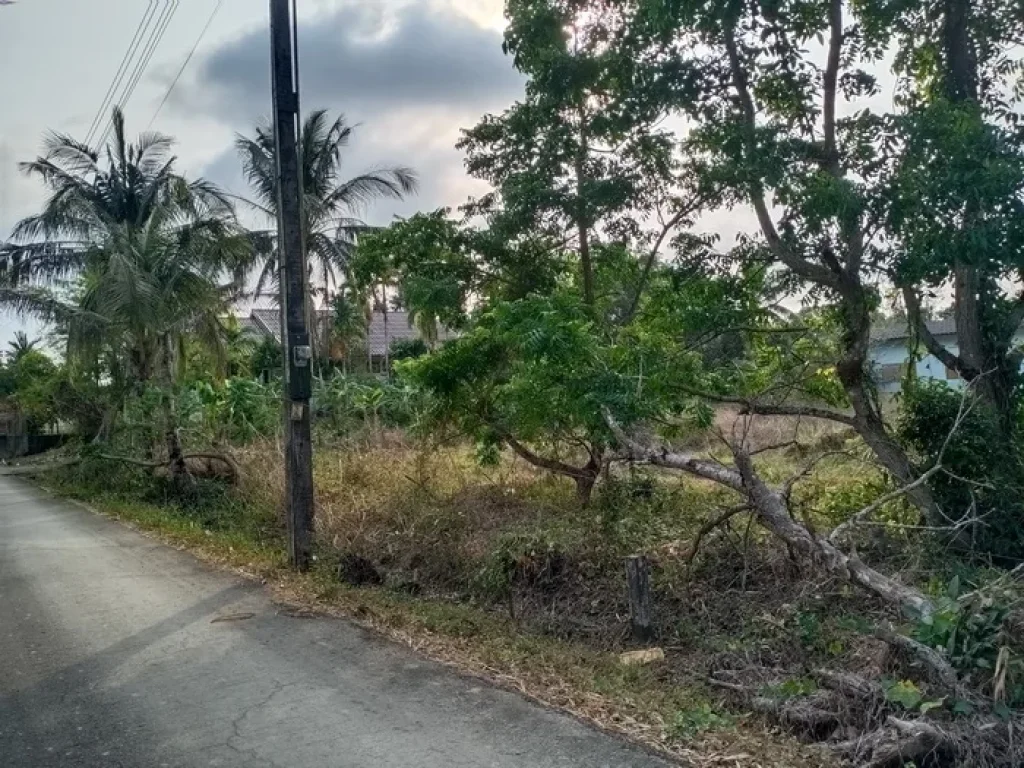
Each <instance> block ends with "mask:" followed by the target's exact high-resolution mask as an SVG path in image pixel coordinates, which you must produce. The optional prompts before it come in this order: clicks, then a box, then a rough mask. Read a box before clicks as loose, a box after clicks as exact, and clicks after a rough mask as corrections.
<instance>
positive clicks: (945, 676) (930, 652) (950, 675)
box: [875, 626, 975, 700]
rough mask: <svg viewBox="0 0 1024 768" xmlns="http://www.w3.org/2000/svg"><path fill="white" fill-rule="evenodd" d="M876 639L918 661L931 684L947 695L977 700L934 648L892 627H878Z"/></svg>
mask: <svg viewBox="0 0 1024 768" xmlns="http://www.w3.org/2000/svg"><path fill="white" fill-rule="evenodd" d="M875 637H877V638H878V639H880V640H884V641H885V642H886V643H888V644H889V645H891V646H892V647H894V648H897V649H899V650H901V651H903V652H905V653H906V654H907V655H909V656H911V657H912V658H914V659H916V660H917V662H918V663H919V665H920V666H921V667H922V668H923V669H924V670H925V671H926V672H927V673H928V679H929V680H930V682H932V683H934V684H935V685H938V686H940V687H942V688H943V689H944V690H945V691H946V692H947V693H950V694H953V695H954V696H956V697H957V698H960V699H965V700H970V699H973V698H975V697H974V696H973V695H972V694H971V693H970V691H968V690H967V689H966V688H965V687H964V685H963V684H962V683H961V682H960V679H959V676H958V675H957V673H956V670H955V669H953V665H952V664H950V663H949V662H948V661H947V660H946V657H945V656H943V655H942V654H941V653H939V652H938V651H936V650H935V649H934V648H930V647H928V646H927V645H925V644H924V643H919V642H918V641H917V640H915V639H914V638H912V637H907V636H906V635H903V634H900V633H899V632H896V631H895V630H894V629H893V628H892V627H890V626H881V627H878V628H877V629H876V630H875Z"/></svg>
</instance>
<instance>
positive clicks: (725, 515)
mask: <svg viewBox="0 0 1024 768" xmlns="http://www.w3.org/2000/svg"><path fill="white" fill-rule="evenodd" d="M749 511H750V505H749V504H739V505H737V506H735V507H729V509H726V510H724V511H723V512H722V513H721V514H720V515H718V516H717V517H714V518H712V519H711V520H708V521H707V522H706V523H704V525H702V526H701V527H700V529H699V530H698V531H697V535H696V536H694V537H693V546H691V547H690V552H689V554H687V556H686V568H687V570H689V569H690V568H692V567H693V561H694V560H696V559H697V553H698V552H699V551H700V545H701V542H702V541H703V540H704V537H705V536H707V535H708V534H709V533H711V532H712V531H713V530H715V529H716V528H718V527H720V526H722V525H725V524H726V523H727V522H729V521H730V520H732V518H734V517H735V516H736V515H738V514H739V513H740V512H749Z"/></svg>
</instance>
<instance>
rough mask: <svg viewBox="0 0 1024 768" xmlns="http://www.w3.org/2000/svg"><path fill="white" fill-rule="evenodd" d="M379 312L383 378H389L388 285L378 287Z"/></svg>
mask: <svg viewBox="0 0 1024 768" xmlns="http://www.w3.org/2000/svg"><path fill="white" fill-rule="evenodd" d="M380 292H381V298H382V299H383V300H382V301H381V303H380V306H381V311H382V312H383V313H384V376H385V378H388V379H390V378H391V339H390V338H389V335H388V285H387V283H384V284H382V285H381V287H380Z"/></svg>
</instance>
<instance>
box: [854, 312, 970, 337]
mask: <svg viewBox="0 0 1024 768" xmlns="http://www.w3.org/2000/svg"><path fill="white" fill-rule="evenodd" d="M925 325H926V326H927V328H928V330H929V331H931V333H932V336H953V335H955V334H956V321H954V319H953V318H952V317H944V318H942V319H941V320H928V321H926V322H925ZM909 336H910V330H909V327H908V325H907V321H906V320H894V321H892V322H889V323H883V324H881V325H877V326H875V327H874V328H873V329H872V330H871V341H872V342H882V341H899V340H901V339H906V338H908V337H909Z"/></svg>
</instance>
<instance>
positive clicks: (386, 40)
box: [173, 0, 523, 224]
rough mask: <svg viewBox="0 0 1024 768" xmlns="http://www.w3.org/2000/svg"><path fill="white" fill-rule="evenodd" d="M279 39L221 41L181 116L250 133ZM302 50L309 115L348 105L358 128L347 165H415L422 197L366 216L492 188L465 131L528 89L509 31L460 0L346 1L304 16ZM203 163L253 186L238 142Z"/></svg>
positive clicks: (262, 33) (452, 200) (214, 175)
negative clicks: (479, 177) (480, 175)
mask: <svg viewBox="0 0 1024 768" xmlns="http://www.w3.org/2000/svg"><path fill="white" fill-rule="evenodd" d="M499 18H500V17H499ZM268 43H269V41H268V39H267V34H266V30H258V31H252V32H247V33H245V34H243V35H242V36H240V37H238V38H236V39H234V40H232V41H230V42H227V43H225V44H223V45H221V46H220V47H219V48H216V49H214V50H213V51H212V52H211V53H210V54H208V55H207V56H206V57H205V58H204V59H202V60H201V61H200V62H199V66H198V67H196V69H195V70H194V71H195V72H196V77H195V82H196V85H193V86H192V87H189V88H186V89H184V91H183V95H182V96H180V97H179V101H178V102H177V103H176V104H174V105H173V106H174V107H175V112H176V113H177V114H180V115H184V114H188V115H189V119H190V120H191V121H194V120H195V119H196V118H198V117H200V116H203V117H206V118H208V119H212V120H214V121H216V122H217V123H219V124H220V125H222V126H226V127H230V128H231V129H233V130H236V131H241V132H243V133H246V134H251V133H252V126H253V125H254V124H255V123H256V122H258V121H259V122H261V121H262V120H263V119H264V118H265V116H266V115H267V114H268V113H269V112H270V78H269V69H270V63H269V50H268V49H269V45H268ZM299 49H300V57H301V60H300V69H299V71H300V77H301V87H302V93H301V97H302V104H303V111H309V110H312V109H315V108H319V107H324V108H327V109H328V110H329V112H330V113H331V114H332V115H333V114H337V113H338V112H343V113H344V114H345V115H346V117H347V118H348V119H349V122H350V123H353V124H355V125H356V130H355V132H354V135H353V138H352V142H351V145H350V147H349V148H348V150H347V152H346V154H345V157H344V162H345V171H344V172H345V173H346V174H347V175H350V176H351V175H355V174H357V173H361V172H364V171H366V170H369V169H372V168H379V167H387V166H395V165H405V166H409V167H412V168H413V169H415V170H416V171H417V172H418V174H419V176H420V182H421V183H420V192H419V194H418V195H416V196H414V197H412V198H410V199H408V200H405V201H402V202H395V201H384V202H381V203H379V204H376V205H374V206H372V207H371V208H370V210H368V211H365V212H361V213H362V214H363V215H365V218H366V219H367V220H369V221H371V222H373V223H375V224H383V223H386V222H387V221H388V220H390V219H391V218H392V216H395V215H401V216H408V215H410V214H412V213H415V212H416V211H418V210H433V209H435V208H438V207H441V206H451V207H455V206H458V205H460V204H462V203H463V202H465V200H466V199H467V197H469V196H470V195H474V194H479V193H480V192H482V191H483V189H484V188H485V186H484V185H483V184H482V183H480V182H478V181H476V180H474V179H471V178H469V177H468V176H467V175H466V173H465V170H464V167H463V163H462V157H461V155H460V153H459V152H458V151H457V150H455V148H454V147H455V143H456V141H457V139H458V136H459V129H460V128H463V127H468V126H471V125H474V124H475V123H476V122H477V121H478V120H479V119H480V116H481V115H482V114H483V113H484V112H487V111H494V110H501V109H503V108H505V107H507V106H508V105H509V104H510V103H511V102H512V101H513V100H514V99H515V98H516V97H517V96H521V95H522V91H523V79H522V77H521V76H520V75H519V73H517V72H516V71H515V70H514V69H513V67H512V63H511V60H510V59H508V58H507V57H506V56H504V54H503V53H502V50H501V34H500V32H499V31H497V30H496V29H494V28H493V27H492V28H486V27H484V26H481V25H479V24H477V23H476V22H474V21H472V20H470V19H469V18H467V17H466V16H465V15H464V13H463V12H462V11H461V9H460V8H459V7H458V4H457V3H449V4H447V5H444V4H440V5H439V4H437V3H429V2H425V1H424V0H417V2H415V3H405V4H403V5H400V6H398V7H395V6H394V5H390V6H385V4H377V5H371V4H362V5H359V6H354V5H348V4H346V5H343V6H341V7H339V8H335V9H334V10H332V11H330V12H326V13H321V14H319V15H316V16H315V17H311V18H306V19H302V20H300V28H299ZM199 84H201V87H200V85H199ZM197 170H199V171H200V173H201V175H203V176H205V177H206V178H208V179H210V180H211V181H214V182H216V183H218V184H220V185H221V186H223V187H225V188H226V189H228V190H230V191H232V192H235V193H237V194H242V195H244V194H245V193H246V188H245V183H244V180H243V179H242V175H241V168H240V164H239V161H238V158H237V156H236V154H235V152H234V150H233V149H232V148H224V149H223V150H222V151H221V152H220V153H219V154H215V155H213V156H210V157H208V158H207V162H205V163H203V164H201V165H199V166H197Z"/></svg>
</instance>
